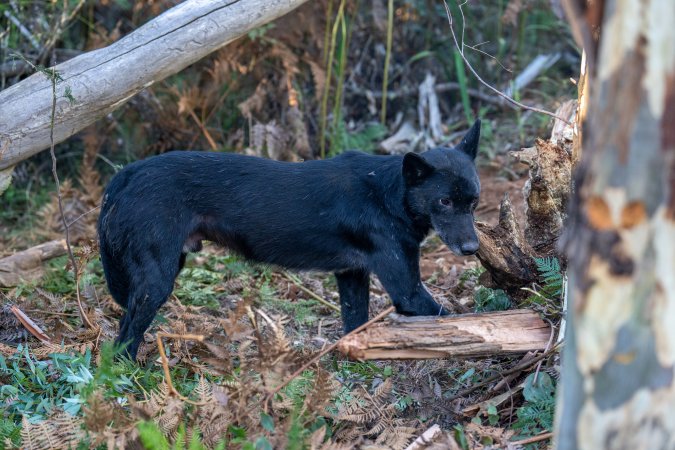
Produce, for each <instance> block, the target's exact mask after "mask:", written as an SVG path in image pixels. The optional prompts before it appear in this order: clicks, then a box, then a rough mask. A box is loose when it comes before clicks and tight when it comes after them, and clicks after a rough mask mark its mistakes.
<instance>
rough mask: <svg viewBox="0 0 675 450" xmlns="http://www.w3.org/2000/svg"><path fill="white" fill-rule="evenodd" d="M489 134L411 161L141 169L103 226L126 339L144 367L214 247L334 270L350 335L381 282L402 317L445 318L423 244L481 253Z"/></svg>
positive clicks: (221, 162)
mask: <svg viewBox="0 0 675 450" xmlns="http://www.w3.org/2000/svg"><path fill="white" fill-rule="evenodd" d="M479 134H480V122H476V124H474V126H473V127H472V129H471V130H470V131H469V132H468V133H467V135H466V137H465V138H464V140H463V141H462V143H460V145H458V146H457V147H456V148H454V149H449V148H437V149H434V150H430V151H428V152H425V153H423V154H421V155H417V154H413V153H409V154H407V155H405V157H401V156H372V155H367V154H364V153H358V152H349V153H345V154H342V155H340V156H337V157H335V158H332V159H328V160H324V161H306V162H302V163H286V162H278V161H271V160H266V159H261V158H254V157H250V156H242V155H235V154H226V153H206V152H188V151H182V152H172V153H166V154H164V155H161V156H157V157H153V158H149V159H147V160H144V161H139V162H135V163H133V164H130V165H129V166H127V167H126V168H124V170H122V171H120V172H119V173H118V174H117V175H115V177H113V179H112V181H111V182H110V184H109V185H108V187H107V189H106V192H105V195H104V201H103V205H102V207H101V215H100V218H99V224H98V232H99V238H100V248H101V260H102V262H103V269H104V271H105V276H106V280H107V282H108V287H109V289H110V293H111V294H112V296H113V298H114V299H115V301H117V302H118V303H119V304H120V305H122V306H123V307H124V308H126V309H127V312H126V314H125V315H124V317H123V318H122V320H121V323H120V334H119V337H118V342H121V343H128V344H129V345H128V347H127V352H128V353H129V355H130V356H131V357H132V358H135V356H136V351H137V350H138V346H139V344H140V342H141V341H142V339H143V333H144V332H145V330H146V329H147V328H148V326H149V325H150V322H151V321H152V319H153V318H154V317H155V314H156V313H157V310H158V309H159V307H160V306H161V305H162V304H164V302H165V301H166V300H167V298H168V297H169V295H170V294H171V291H172V289H173V284H174V280H175V278H176V276H177V275H178V272H179V271H180V270H181V268H182V267H183V264H184V262H185V255H186V253H188V252H191V251H198V250H199V249H201V241H202V240H204V239H206V240H210V241H213V242H216V243H218V244H220V245H224V246H226V247H228V248H230V249H232V250H234V251H236V252H237V253H239V254H241V255H243V256H244V257H245V258H248V259H250V260H253V261H258V262H261V263H267V264H273V265H278V266H282V267H286V268H289V269H296V270H319V271H325V272H334V273H335V275H336V277H337V282H338V288H339V291H340V302H341V305H342V318H343V323H344V329H345V331H346V332H348V331H350V330H352V329H354V328H356V327H358V326H359V325H361V324H362V323H364V322H365V321H366V320H367V319H368V283H369V275H370V273H375V274H376V275H377V276H378V277H379V279H380V281H381V283H382V285H383V286H384V287H385V289H386V290H387V292H388V293H389V295H390V296H391V298H392V301H393V303H394V305H395V306H396V310H397V311H398V312H399V313H401V314H408V315H437V314H445V311H444V310H443V309H442V308H441V307H440V306H439V305H438V304H437V303H436V302H435V301H434V300H433V298H432V297H431V295H430V294H429V293H428V292H427V290H426V289H425V288H424V286H423V284H422V282H421V281H420V273H419V245H420V242H421V241H422V240H423V239H424V237H425V236H426V235H427V234H428V233H429V231H430V230H431V228H434V229H435V230H436V231H437V233H438V234H439V236H440V237H441V239H442V240H443V241H444V242H445V243H446V244H447V245H448V247H449V248H450V249H451V250H452V251H453V252H454V253H456V254H465V255H466V254H473V253H475V252H476V250H477V249H478V239H477V237H476V233H475V230H474V226H473V209H474V208H475V206H476V202H477V200H478V194H479V190H480V185H479V181H478V176H477V173H476V169H475V166H474V158H475V156H476V149H477V144H478V138H479Z"/></svg>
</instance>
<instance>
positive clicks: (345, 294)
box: [335, 269, 370, 333]
mask: <svg viewBox="0 0 675 450" xmlns="http://www.w3.org/2000/svg"><path fill="white" fill-rule="evenodd" d="M335 279H336V280H337V285H338V290H339V291H340V309H341V312H342V326H343V328H344V331H345V333H349V332H350V331H352V330H353V329H355V328H357V327H358V326H359V325H361V324H363V323H365V322H366V321H368V302H369V301H370V298H369V293H368V285H369V282H370V273H368V271H366V270H360V269H353V270H345V271H343V272H336V273H335Z"/></svg>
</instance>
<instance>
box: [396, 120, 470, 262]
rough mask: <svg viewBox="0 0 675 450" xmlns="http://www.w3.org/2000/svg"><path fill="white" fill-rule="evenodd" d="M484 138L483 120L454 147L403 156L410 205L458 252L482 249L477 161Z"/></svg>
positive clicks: (463, 253) (466, 253)
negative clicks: (478, 229) (478, 232)
mask: <svg viewBox="0 0 675 450" xmlns="http://www.w3.org/2000/svg"><path fill="white" fill-rule="evenodd" d="M479 138H480V120H477V121H476V123H474V124H473V126H472V127H471V129H470V130H469V131H468V133H467V134H466V135H465V136H464V138H463V139H462V141H461V142H460V143H459V145H457V146H456V147H454V148H444V147H439V148H435V149H432V150H429V151H427V152H424V153H422V154H420V155H418V154H415V153H408V154H406V155H405V156H404V158H403V178H404V180H405V183H406V190H407V202H408V207H409V208H410V210H411V211H412V213H413V214H414V215H416V216H421V217H424V218H425V219H427V220H428V221H429V222H430V223H431V225H432V226H433V228H434V230H436V232H437V233H438V235H439V236H440V238H441V239H442V240H443V242H445V244H446V245H447V246H448V248H450V250H452V252H453V253H454V254H456V255H472V254H474V253H476V251H477V250H478V236H476V230H475V228H474V225H473V211H474V209H475V208H476V205H477V204H478V195H479V194H480V181H479V180H478V172H477V171H476V166H475V164H474V160H475V158H476V153H477V151H478V139H479Z"/></svg>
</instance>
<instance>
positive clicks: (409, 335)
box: [337, 309, 551, 360]
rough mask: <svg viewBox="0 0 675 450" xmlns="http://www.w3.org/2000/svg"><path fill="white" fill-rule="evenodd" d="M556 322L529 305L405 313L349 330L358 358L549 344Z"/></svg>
mask: <svg viewBox="0 0 675 450" xmlns="http://www.w3.org/2000/svg"><path fill="white" fill-rule="evenodd" d="M550 338H551V328H550V326H549V325H548V324H547V323H546V322H544V321H543V320H542V319H541V318H540V317H539V315H538V314H537V313H536V312H534V311H531V310H529V309H517V310H511V311H499V312H490V313H479V314H464V315H460V316H444V317H428V316H425V317H401V316H396V317H395V318H393V319H390V320H386V321H384V322H380V323H376V324H373V325H371V326H370V327H368V328H367V329H365V330H363V331H361V332H359V333H355V334H352V335H349V336H345V337H344V338H342V339H341V340H340V342H339V343H338V346H337V348H338V350H339V351H340V352H342V353H344V354H345V355H347V356H349V357H350V358H353V359H358V360H366V359H430V358H472V357H483V356H497V355H506V354H513V353H525V352H528V351H537V350H545V349H546V347H547V346H548V345H549V343H550Z"/></svg>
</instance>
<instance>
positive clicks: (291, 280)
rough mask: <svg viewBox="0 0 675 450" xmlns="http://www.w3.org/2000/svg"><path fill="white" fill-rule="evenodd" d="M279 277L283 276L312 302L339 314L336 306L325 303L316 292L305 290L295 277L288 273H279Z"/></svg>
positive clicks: (338, 308)
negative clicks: (309, 297)
mask: <svg viewBox="0 0 675 450" xmlns="http://www.w3.org/2000/svg"><path fill="white" fill-rule="evenodd" d="M281 275H283V276H284V278H286V279H287V280H288V281H290V282H291V283H293V284H294V285H296V286H297V287H298V288H299V289H301V290H302V291H303V292H305V293H306V294H308V295H310V296H311V297H312V298H313V299H314V300H316V301H318V302H319V303H321V304H322V305H325V306H327V307H329V308H330V309H332V310H334V311H337V312H340V307H339V306H337V305H334V304H332V303H330V302H328V301H326V300H325V299H324V298H323V297H321V296H320V295H319V294H317V293H316V292H314V291H312V290H311V289H308V288H306V287H305V286H303V285H302V282H301V281H300V280H299V279H298V278H297V277H295V276H293V275H291V274H290V273H288V272H281Z"/></svg>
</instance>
